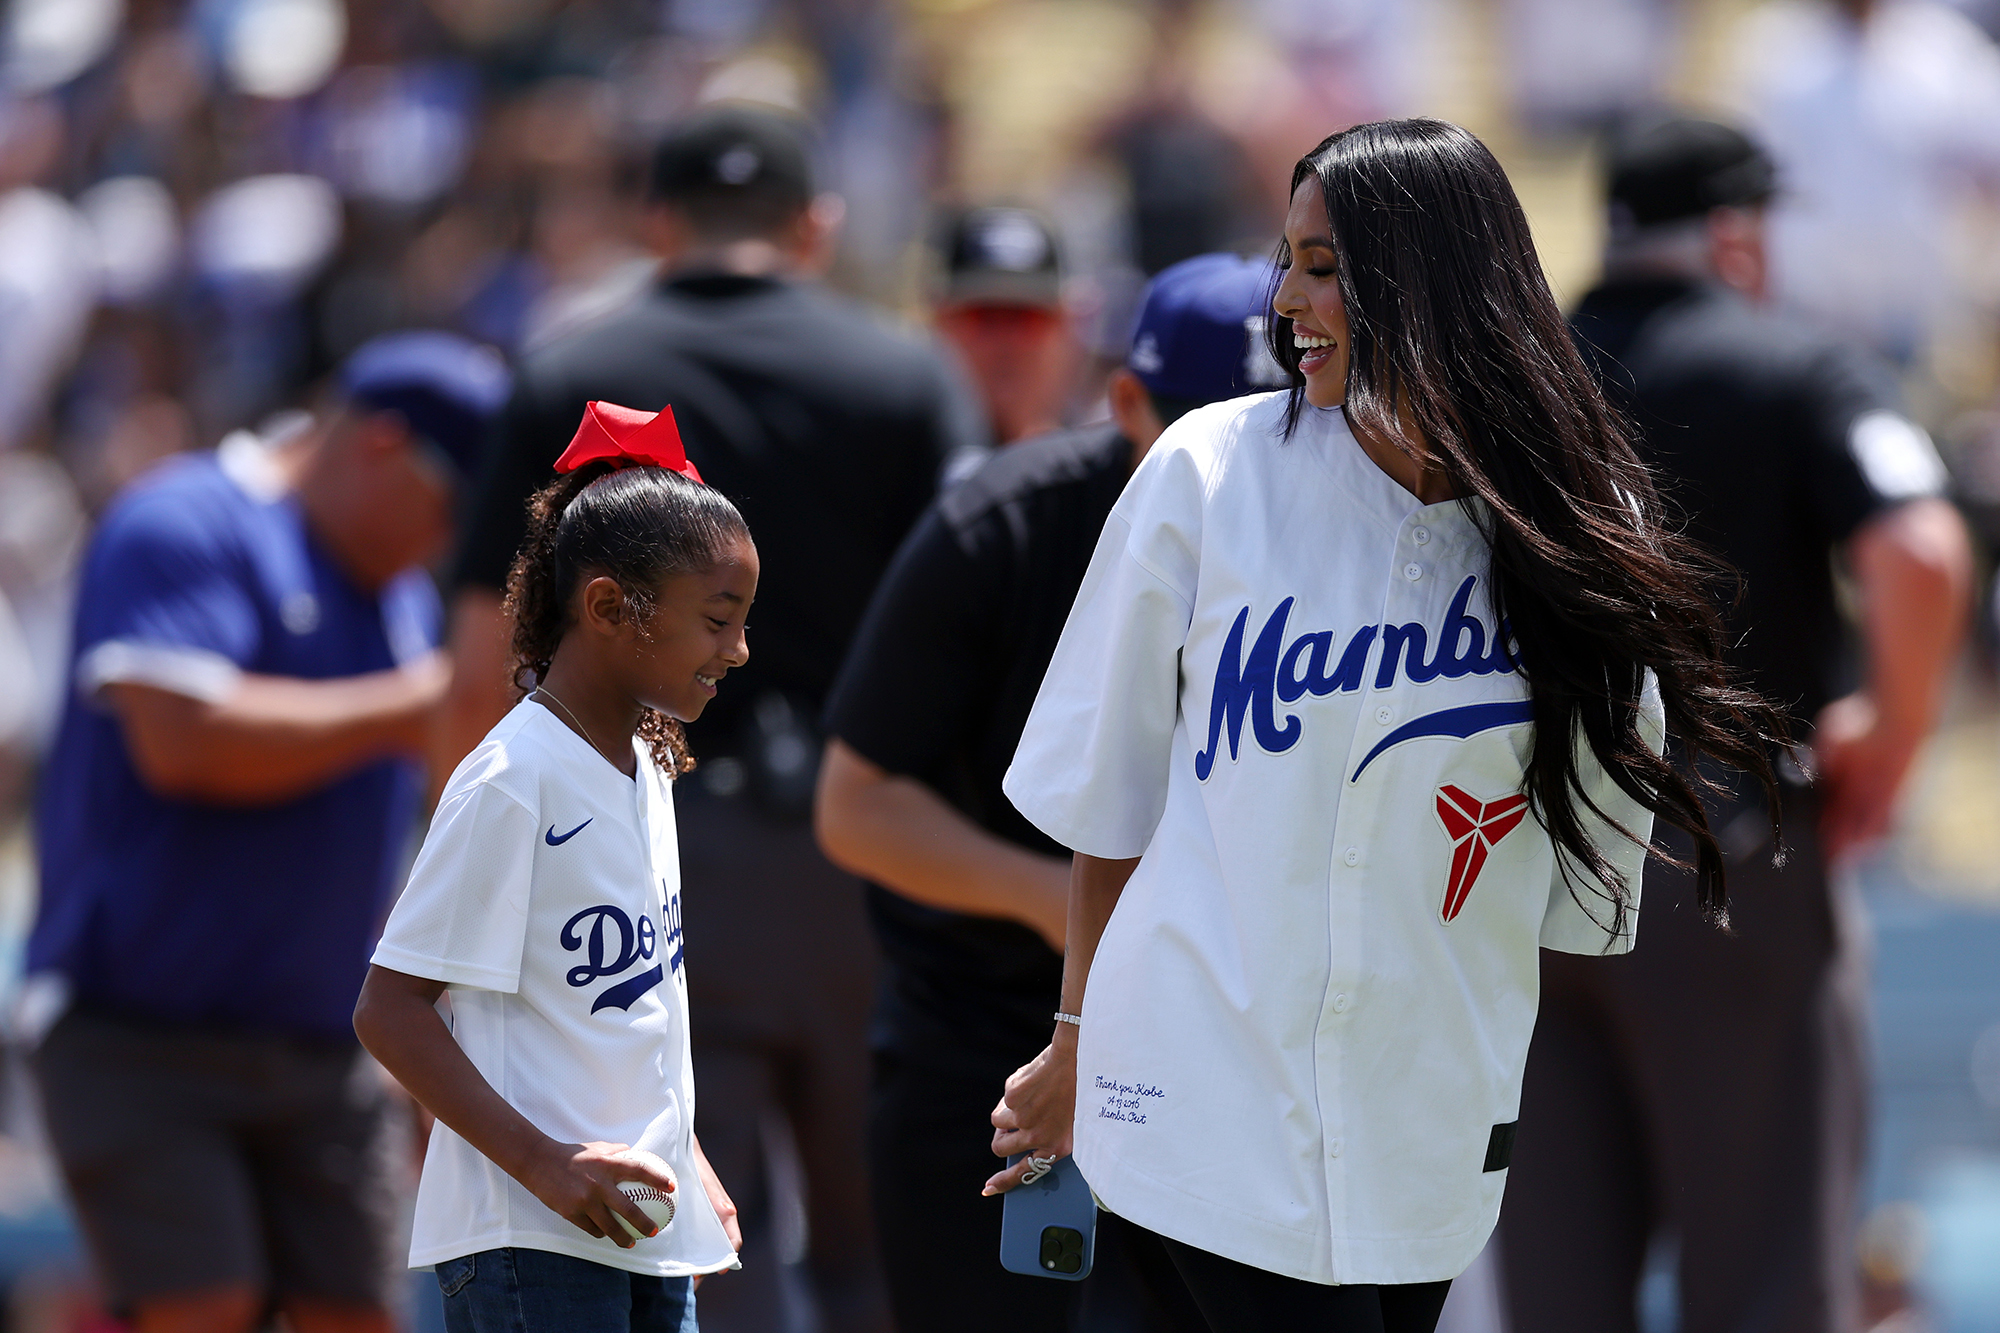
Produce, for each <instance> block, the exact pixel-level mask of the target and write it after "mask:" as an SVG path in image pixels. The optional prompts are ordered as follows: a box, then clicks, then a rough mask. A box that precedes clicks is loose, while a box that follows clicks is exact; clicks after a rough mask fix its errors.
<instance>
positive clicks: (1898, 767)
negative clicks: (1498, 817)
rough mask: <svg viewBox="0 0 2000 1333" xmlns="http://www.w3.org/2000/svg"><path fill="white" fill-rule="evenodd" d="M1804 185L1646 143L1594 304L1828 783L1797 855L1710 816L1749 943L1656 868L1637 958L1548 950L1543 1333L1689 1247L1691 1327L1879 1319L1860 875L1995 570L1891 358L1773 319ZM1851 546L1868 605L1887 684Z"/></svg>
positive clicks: (1538, 1104)
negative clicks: (1862, 1306)
mask: <svg viewBox="0 0 2000 1333" xmlns="http://www.w3.org/2000/svg"><path fill="white" fill-rule="evenodd" d="M1775 184H1776V182H1775V179H1774V172H1773V169H1772V166H1771V163H1770V161H1769V159H1768V158H1766V157H1765V156H1764V154H1763V153H1762V151H1761V150H1759V149H1758V148H1757V147H1756V146H1755V145H1754V144H1752V143H1751V142H1750V141H1749V140H1748V139H1747V138H1745V137H1744V136H1743V135H1742V134H1740V133H1738V132H1737V131H1735V130H1733V129H1731V128H1729V127H1726V126H1722V125H1716V124H1712V123H1709V122H1704V121H1692V120H1684V119H1665V120H1653V121H1651V122H1648V123H1645V124H1642V125H1639V126H1636V127H1633V128H1631V129H1629V130H1628V131H1626V132H1624V133H1623V134H1622V135H1621V136H1620V137H1619V138H1618V139H1617V141H1616V142H1615V143H1614V146H1613V150H1612V154H1611V160H1610V190H1609V193H1610V208H1611V244H1610V248H1609V250H1608V252H1607V258H1606V273H1607V276H1606V278H1605V280H1604V282H1603V284H1602V285H1601V286H1599V287H1598V288H1597V289H1596V290H1594V291H1592V292H1591V293H1590V294H1589V295H1588V296H1586V297H1585V298H1584V300H1583V303H1582V305H1581V306H1580V308H1579V309H1578V310H1577V312H1576V315H1575V317H1574V320H1573V326H1574V328H1575V330H1576V333H1577V335H1578V337H1579V338H1580V339H1581V341H1582V342H1583V344H1584V347H1585V351H1586V352H1587V353H1588V354H1589V355H1590V356H1591V357H1592V358H1593V360H1594V361H1595V362H1596V364H1597V367H1598V369H1599V370H1600V372H1601V373H1602V375H1603V377H1604V380H1605V383H1606V386H1607V388H1608V389H1609V390H1610V391H1611V394H1612V396H1613V399H1614V401H1616V402H1618V403H1619V404H1620V405H1621V406H1622V407H1623V408H1624V410H1625V411H1627V412H1628V413H1629V414H1631V416H1632V417H1633V419H1634V420H1635V421H1636V422H1637V423H1638V425H1639V427H1640V430H1641V433H1642V436H1643V443H1642V449H1643V451H1644V452H1645V454H1646V455H1647V456H1648V458H1649V461H1651V462H1652V463H1653V464H1654V465H1655V466H1656V467H1657V468H1658V469H1659V472H1660V480H1661V489H1662V491H1663V492H1664V493H1665V494H1666V495H1667V496H1668V498H1669V500H1670V501H1671V502H1674V503H1677V504H1678V505H1679V506H1680V507H1681V508H1682V510H1683V511H1684V513H1685V514H1686V515H1687V518H1688V522H1689V531H1690V534H1691V535H1693V536H1694V537H1696V538H1697V539H1699V540H1701V541H1702V542H1704V543H1706V544H1708V545H1709V546H1710V547H1712V548H1713V549H1715V550H1718V551H1720V552H1721V553H1722V554H1723V555H1724V556H1726V557H1727V558H1728V559H1729V561H1730V562H1731V563H1733V564H1734V565H1735V566H1736V567H1737V568H1738V569H1739V570H1740V571H1741V572H1742V575H1743V596H1742V600H1741V601H1740V602H1739V603H1738V604H1737V605H1736V606H1735V607H1734V608H1733V610H1732V611H1731V612H1730V616H1731V623H1732V626H1733V627H1734V628H1735V630H1736V631H1737V633H1738V636H1739V638H1738V650H1737V653H1736V658H1735V661H1736V665H1737V666H1738V667H1739V668H1740V669H1741V670H1742V671H1743V672H1744V675H1745V679H1746V683H1748V684H1749V685H1751V686H1753V687H1755V688H1756V689H1757V690H1758V691H1760V692H1761V693H1762V694H1764V695H1765V697H1767V698H1770V699H1772V700H1774V701H1777V702H1779V703H1782V704H1784V705H1786V706H1788V707H1789V709H1790V712H1791V717H1792V725H1793V727H1794V734H1795V737H1796V739H1797V740H1799V741H1800V742H1802V743H1803V745H1804V747H1805V748H1804V749H1803V750H1802V751H1801V754H1802V755H1805V756H1809V758H1808V762H1807V765H1806V768H1809V769H1810V771H1811V773H1812V777H1811V780H1810V784H1809V785H1808V781H1807V778H1806V772H1805V770H1804V769H1802V768H1801V767H1800V766H1799V765H1797V764H1792V765H1784V764H1781V765H1780V770H1781V773H1784V772H1785V771H1786V769H1787V768H1788V767H1789V774H1790V780H1789V781H1788V784H1787V788H1788V790H1787V795H1788V800H1787V808H1786V810H1785V811H1784V814H1785V820H1784V829H1785V841H1786V845H1787V850H1788V852H1789V860H1788V861H1787V862H1786V863H1785V864H1784V865H1783V867H1782V868H1774V867H1773V865H1772V848H1771V846H1770V841H1769V837H1768V833H1767V830H1768V828H1769V822H1768V820H1767V818H1766V816H1765V814H1764V813H1763V811H1762V809H1761V807H1760V803H1759V802H1757V801H1755V800H1754V799H1751V798H1749V797H1742V798H1739V799H1735V800H1722V801H1719V802H1718V805H1719V807H1720V808H1718V809H1713V810H1711V812H1710V815H1709V819H1710V823H1711V825H1712V826H1713V827H1715V828H1716V829H1718V830H1720V831H1721V838H1722V842H1723V850H1724V852H1725V854H1726V855H1727V856H1728V858H1729V883H1730V903H1731V917H1732V921H1733V924H1734V927H1735V929H1734V931H1733V932H1732V933H1729V934H1724V933H1722V932H1720V931H1716V930H1713V929H1711V928H1709V927H1707V926H1706V925H1704V924H1703V922H1702V921H1701V919H1700V915H1699V913H1697V912H1696V911H1695V910H1694V904H1693V885H1692V882H1691V880H1690V878H1689V876H1688V875H1687V874H1685V873H1684V872H1681V871H1677V870H1674V869H1673V868H1671V867H1669V866H1667V865H1665V864H1664V863H1663V862H1661V861H1660V860H1658V859H1655V860H1653V861H1651V862H1650V863H1649V864H1648V867H1647V872H1646V880H1645V885H1644V903H1645V923H1646V924H1645V926H1644V928H1643V930H1642V932H1641V940H1640V947H1639V948H1638V949H1636V950H1634V951H1633V952H1632V953H1631V954H1629V955H1627V956H1625V957H1622V958H1613V959H1582V958H1574V957H1570V956H1566V955H1558V954H1551V953H1545V954H1544V955H1543V962H1542V981H1543V994H1542V1008H1541V1015H1540V1018H1539V1020H1538V1022H1537V1024H1536V1028H1535V1037H1534V1044H1533V1046H1532V1048H1531V1050H1530V1053H1529V1056H1528V1066H1527V1074H1526V1080H1525V1084H1524V1088H1523V1092H1522V1105H1521V1120H1520V1126H1521V1127H1520V1136H1519V1139H1518V1141H1517V1143H1516V1146H1515V1149H1514V1161H1513V1166H1512V1169H1511V1172H1510V1178H1509V1181H1508V1186H1507V1202H1506V1211H1505V1213H1504V1214H1503V1216H1502V1220H1501V1237H1502V1242H1501V1254H1502V1262H1503V1265H1504V1272H1505V1280H1504V1287H1505V1291H1506V1295H1507V1301H1508V1304H1509V1306H1510V1311H1511V1317H1512V1323H1513V1326H1514V1328H1515V1329H1517V1330H1520V1331H1521V1333H1531V1331H1532V1333H1619V1331H1620V1330H1634V1329H1635V1328H1636V1319H1637V1316H1636V1314H1635V1310H1636V1303H1635V1296H1636V1291H1637V1287H1638V1283H1639V1279H1640V1276H1641V1270H1642V1268H1643V1267H1644V1264H1645V1262H1646V1255H1647V1249H1648V1246H1649V1245H1650V1244H1651V1243H1652V1241H1653V1239H1654V1238H1655V1236H1656V1235H1659V1234H1667V1233H1671V1234H1674V1235H1677V1236H1678V1239H1679V1288H1680V1297H1679V1299H1680V1312H1681V1313H1680V1324H1679V1326H1680V1328H1681V1329H1682V1330H1683V1333H1750V1330H1753V1329H1754V1330H1768V1331H1769V1333H1808V1331H1811V1333H1848V1331H1850V1330H1854V1329H1856V1328H1858V1322H1857V1321H1858V1319H1859V1309H1858V1292H1857V1287H1856V1282H1855V1269H1856V1258H1855V1249H1854V1233H1855V1226H1856V1216H1855V1211H1856V1208H1857V1205H1858V1202H1859V1200H1858V1185H1859V1175H1860V1167H1861V1154H1862V1150H1863V1128H1864V1126H1863V1120H1864V1106H1865V1099H1866V1096H1867V1083H1866V1071H1865V1067H1864V1066H1865V1048H1864V1037H1863V1022H1864V1019H1863V1009H1862V1006H1863V1004H1864V1002H1865V998H1866V997H1865V977H1864V975H1863V969H1862V965H1861V961H1860V958H1859V954H1858V950H1857V947H1856V945H1857V942H1856V939H1855V934H1854V931H1855V927H1856V920H1855V916H1856V908H1855V905H1853V904H1852V903H1850V902H1849V901H1847V900H1846V896H1845V895H1844V894H1843V893H1842V892H1841V891H1840V888H1839V884H1840V881H1839V880H1837V879H1830V868H1831V867H1833V866H1835V865H1836V864H1837V863H1838V862H1839V861H1840V860H1841V859H1842V858H1844V857H1848V856H1851V855H1852V854H1853V853H1855V852H1856V851H1858V850H1860V849H1863V848H1865V847H1866V846H1867V845H1868V844H1869V843H1870V842H1872V841H1874V840H1875V839H1877V838H1879V837H1880V836H1881V835H1882V834H1883V833H1884V832H1885V831H1886V830H1887V828H1888V826H1889V821H1890V818H1891V815H1892V813H1893V808H1894V803H1895V798H1896V794H1897V791H1898V790H1899V788H1900V786H1901V784H1902V780H1903V777H1904V775H1905V774H1906V773H1907V772H1908V770H1909V767H1910V764H1911V761H1912V759H1913V758H1914V756H1915V754H1916V751H1917V748H1918V746H1919V744H1920V743H1921V741H1922V740H1923V738H1924V736H1925V734H1926V733H1927V732H1928V731H1929V729H1930V727H1931V725H1932V722H1933V720H1934V719H1935V717H1936V714H1937V710H1938V707H1939V703H1940V700H1941V696H1942V694H1943V691H1944V688H1945V683H1946V677H1947V674H1948V672H1949V669H1950V666H1951V663H1952V661H1953V660H1954V657H1955V653H1956V650H1957V647H1958V643H1959V639H1960V636H1961V634H1962V631H1963V625H1964V620H1965V611H1966V604H1967V599H1968V590H1969V581H1970V562H1969V554H1968V543H1967V540H1966V536H1965V532H1964V529H1963V526H1962V524H1961V523H1960V521H1959V518H1958V516H1957V513H1956V511H1955V510H1953V508H1952V507H1951V506H1950V504H1949V503H1947V502H1946V501H1945V500H1944V499H1942V498H1941V496H1942V492H1943V488H1944V483H1945V474H1944V469H1943V466H1942V464H1941V463H1940V462H1939V461H1938V457H1937V454H1936V451H1935V450H1934V449H1933V448H1932V447H1931V443H1930V440H1929V438H1928V437H1927V436H1926V435H1925V434H1924V432H1923V431H1922V430H1921V429H1920V428H1919V427H1918V426H1917V425H1916V424H1915V423H1913V422H1912V421H1910V420H1909V419H1908V418H1907V417H1906V416H1904V415H1903V412H1902V408H1901V406H1900V403H1899V401H1898V395H1897V392H1896V386H1895V383H1894V380H1893V378H1892V377H1891V375H1890V374H1889V372H1888V371H1887V369H1886V367H1884V366H1882V365H1880V364H1878V363H1877V362H1875V361H1874V360H1873V359H1871V358H1870V357H1868V356H1866V355H1864V354H1861V353H1859V352H1857V351H1855V350H1854V349H1851V348H1849V347H1846V346H1844V345H1842V344H1840V343H1837V342H1835V341H1833V340H1832V339H1830V338H1829V337H1827V336H1824V335H1822V334H1821V333H1819V332H1818V331H1816V330H1814V329H1813V328H1811V327H1809V326H1805V325H1802V324H1800V323H1799V322H1797V321H1796V320H1794V319H1791V318H1789V317H1785V316H1781V315H1778V314H1774V313H1771V312H1768V311H1766V310H1764V309H1761V308H1760V307H1759V305H1758V300H1759V298H1761V296H1762V293H1763V287H1764V272H1765V270H1764V215H1763V206H1764V204H1765V202H1766V201H1767V200H1768V199H1769V198H1770V197H1771V195H1772V192H1773V188H1774V185H1775ZM1836 557H1837V558H1838V559H1839V560H1840V561H1842V562H1843V563H1844V564H1845V566H1846V568H1847V570H1848V571H1849V572H1850V573H1851V575H1852V577H1853V581H1854V586H1855V590H1856V592H1857V594H1858V600H1859V611H1860V630H1861V639H1862V645H1861V646H1862V647H1863V649H1864V650H1865V651H1864V652H1863V654H1862V657H1861V662H1860V667H1861V669H1860V670H1859V671H1858V672H1857V671H1856V670H1855V663H1854V660H1853V657H1852V655H1851V654H1850V652H1849V651H1848V645H1847V644H1846V642H1845V631H1844V627H1843V623H1842V620H1841V616H1840V614H1839V611H1838V608H1837V604H1836V598H1835V587H1834V575H1833V564H1834V559H1835V558H1836ZM1664 842H1665V844H1666V846H1667V848H1668V849H1669V850H1670V851H1673V852H1676V853H1678V854H1682V855H1685V854H1687V853H1688V851H1689V849H1688V848H1687V847H1686V846H1684V845H1681V844H1680V843H1678V842H1677V841H1676V839H1675V838H1674V837H1673V836H1672V835H1668V836H1666V837H1665V838H1664Z"/></svg>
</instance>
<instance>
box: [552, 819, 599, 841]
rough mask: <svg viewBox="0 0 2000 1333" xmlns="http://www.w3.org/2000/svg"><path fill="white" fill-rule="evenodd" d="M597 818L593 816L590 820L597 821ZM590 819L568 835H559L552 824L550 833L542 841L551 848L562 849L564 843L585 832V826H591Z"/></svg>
mask: <svg viewBox="0 0 2000 1333" xmlns="http://www.w3.org/2000/svg"><path fill="white" fill-rule="evenodd" d="M595 818H597V816H596V815H592V816H591V817H590V819H595ZM590 819H586V820H584V821H583V823H582V824H578V825H577V826H576V827H575V828H573V829H571V830H570V831H569V832H567V833H557V832H556V826H555V825H554V824H551V825H549V831H548V832H547V833H544V834H543V835H542V841H543V842H545V843H547V844H548V845H549V846H551V847H560V846H562V845H563V844H564V843H566V842H568V841H569V840H570V839H571V838H574V837H575V836H576V835H577V834H579V833H581V832H583V830H584V825H587V824H589V823H590Z"/></svg>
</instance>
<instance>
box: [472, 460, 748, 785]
mask: <svg viewBox="0 0 2000 1333" xmlns="http://www.w3.org/2000/svg"><path fill="white" fill-rule="evenodd" d="M749 535H750V534H749V529H748V527H747V526H746V525H745V524H744V522H743V516H742V515H741V514H739V513H737V512H736V506H734V505H732V504H731V503H730V502H729V500H728V499H727V498H726V497H725V496H724V495H723V494H722V493H721V492H720V491H717V490H714V489H712V488H710V487H708V486H704V485H703V484H701V483H700V482H697V481H692V480H690V479H688V478H687V477H684V476H682V475H680V474H679V473H677V472H670V471H668V470H667V469H665V468H658V467H627V468H614V465H613V464H611V463H609V462H604V461H599V462H594V463H587V464H585V465H584V466H582V467H580V468H578V469H577V470H576V471H574V472H569V473H565V474H564V475H562V476H561V477H559V478H558V479H557V480H556V481H554V482H552V483H551V484H550V485H548V486H545V487H543V488H542V489H541V490H539V491H537V492H535V494H534V496H533V497H532V498H531V499H529V501H528V535H527V540H526V541H524V542H523V543H522V544H521V550H520V552H519V553H518V554H517V555H516V556H515V557H514V564H513V567H512V568H511V569H510V570H508V572H507V597H506V602H505V603H504V609H505V611H506V613H507V615H508V617H509V618H510V619H511V620H512V621H513V622H514V670H513V683H514V688H515V689H517V690H519V691H520V692H521V693H522V694H523V695H525V694H528V693H529V692H531V691H532V690H534V688H535V687H536V686H537V685H538V684H540V683H541V681H542V680H543V679H544V678H545V677H546V676H547V675H548V670H549V663H550V662H551V661H552V660H553V659H554V657H555V652H556V646H557V645H558V644H560V643H561V642H562V637H563V635H564V634H565V633H566V632H568V630H569V627H570V625H571V624H573V623H574V621H575V615H574V612H573V610H572V608H571V605H570V600H571V598H572V597H574V596H575V594H576V590H577V587H578V585H579V584H580V582H582V581H583V579H584V578H585V577H586V576H588V577H591V578H596V577H599V576H602V577H605V578H610V579H613V580H615V581H616V582H617V583H618V585H619V587H620V588H621V589H623V590H624V593H625V602H626V605H628V606H629V607H631V608H632V612H633V614H634V615H635V616H636V617H637V618H638V621H639V624H640V626H641V628H642V629H643V627H644V625H645V622H646V620H647V619H648V618H649V617H650V616H651V615H652V612H653V591H654V589H656V588H658V587H659V585H660V582H661V580H662V579H665V578H667V577H668V576H670V575H674V574H688V573H696V572H699V571H701V570H705V569H709V568H712V567H713V566H714V565H715V563H716V561H718V560H719V559H721V557H722V555H723V553H724V551H725V550H726V549H727V548H728V546H729V545H730V544H731V543H732V542H734V541H737V540H740V539H745V538H747V537H748V536H749ZM637 734H638V735H639V736H640V737H641V738H642V739H643V740H644V741H645V742H646V744H647V747H648V748H649V749H650V750H651V751H652V756H653V762H654V763H656V764H658V765H659V767H660V769H661V771H662V772H665V773H667V774H669V775H674V776H678V775H679V774H682V773H686V772H688V771H689V770H691V769H692V768H693V767H694V756H693V755H692V754H691V753H690V752H689V750H688V744H687V733H686V732H685V731H684V730H683V729H682V727H681V724H680V723H679V722H678V721H676V720H674V719H673V718H670V717H668V716H666V715H665V714H664V713H660V712H658V711H656V710H654V709H651V708H647V709H643V710H641V712H640V714H639V726H638V733H637Z"/></svg>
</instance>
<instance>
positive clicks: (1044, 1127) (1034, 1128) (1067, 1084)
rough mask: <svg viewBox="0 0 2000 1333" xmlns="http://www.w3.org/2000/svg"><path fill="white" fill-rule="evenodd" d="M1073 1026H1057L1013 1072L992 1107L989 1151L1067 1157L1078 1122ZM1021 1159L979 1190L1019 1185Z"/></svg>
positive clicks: (1025, 1167)
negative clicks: (1046, 1042)
mask: <svg viewBox="0 0 2000 1333" xmlns="http://www.w3.org/2000/svg"><path fill="white" fill-rule="evenodd" d="M1075 1034H1076V1029H1075V1028H1073V1027H1070V1026H1069V1025H1067V1024H1065V1025H1063V1026H1062V1027H1060V1028H1058V1029H1057V1030H1056V1035H1055V1037H1054V1039H1053V1040H1051V1041H1050V1042H1049V1045H1048V1046H1047V1048H1046V1049H1044V1050H1043V1051H1042V1053H1041V1054H1040V1055H1038V1056H1036V1057H1035V1058H1034V1059H1033V1060H1030V1061H1029V1062H1028V1063H1027V1064H1025V1065H1022V1066H1021V1067H1020V1068H1019V1069H1017V1070H1015V1071H1014V1073H1013V1074H1012V1076H1010V1077H1009V1078H1008V1080H1007V1091H1006V1094H1005V1095H1004V1096H1002V1097H1001V1098H1000V1104H999V1105H998V1106H996V1107H994V1108H993V1154H994V1156H996V1157H1011V1156H1013V1155H1014V1154H1016V1153H1026V1154H1028V1155H1029V1156H1031V1157H1067V1156H1069V1153H1070V1143H1071V1130H1072V1129H1073V1128H1074V1126H1075V1124H1076V1035H1075ZM1028 1169H1029V1168H1028V1165H1027V1163H1025V1162H1017V1163H1015V1164H1014V1165H1013V1166H1010V1167H1007V1168H1005V1169H1004V1170H1002V1171H1000V1172H998V1173H997V1174H995V1175H994V1176H993V1178H992V1179H991V1180H988V1181H987V1182H986V1188H985V1189H983V1190H981V1191H980V1193H981V1194H1005V1193H1006V1192H1007V1191H1008V1190H1010V1189H1013V1188H1014V1187H1015V1186H1016V1185H1018V1184H1020V1183H1021V1174H1022V1172H1024V1171H1026V1170H1028Z"/></svg>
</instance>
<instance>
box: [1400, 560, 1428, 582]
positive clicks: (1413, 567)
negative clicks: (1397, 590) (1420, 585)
mask: <svg viewBox="0 0 2000 1333" xmlns="http://www.w3.org/2000/svg"><path fill="white" fill-rule="evenodd" d="M1423 576H1424V567H1423V566H1422V565H1420V564H1418V563H1417V562H1416V561H1414V560H1412V561H1411V562H1410V563H1409V564H1407V565H1404V566H1403V577H1404V578H1406V579H1408V580H1409V581H1410V582H1412V583H1415V582H1416V581H1417V580H1418V579H1420V578H1422V577H1423Z"/></svg>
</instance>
